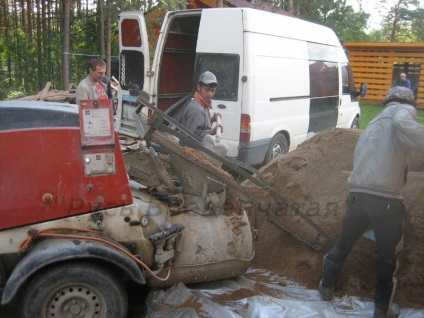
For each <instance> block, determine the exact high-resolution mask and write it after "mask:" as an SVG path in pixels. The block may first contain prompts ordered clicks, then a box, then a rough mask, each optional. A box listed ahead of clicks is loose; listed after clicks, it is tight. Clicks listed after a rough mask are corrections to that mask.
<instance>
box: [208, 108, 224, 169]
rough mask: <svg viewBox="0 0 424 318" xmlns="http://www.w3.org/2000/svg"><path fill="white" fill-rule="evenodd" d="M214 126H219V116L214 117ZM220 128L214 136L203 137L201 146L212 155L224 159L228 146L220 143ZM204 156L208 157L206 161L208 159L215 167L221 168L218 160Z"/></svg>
mask: <svg viewBox="0 0 424 318" xmlns="http://www.w3.org/2000/svg"><path fill="white" fill-rule="evenodd" d="M216 124H217V125H221V115H218V116H216ZM221 130H222V129H221V127H218V128H217V129H216V134H215V136H212V135H205V137H204V138H203V140H202V142H201V145H202V146H203V147H205V148H208V149H209V150H211V151H213V152H214V153H216V154H217V155H219V156H220V157H224V158H225V156H226V155H227V152H228V146H227V145H226V144H225V143H224V142H222V140H221V133H222V131H221ZM205 156H207V157H208V159H210V161H211V162H213V163H214V164H215V165H216V166H221V162H219V161H218V160H215V159H214V158H212V157H210V156H208V155H206V154H205Z"/></svg>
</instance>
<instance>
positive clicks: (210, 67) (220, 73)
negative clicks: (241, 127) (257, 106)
mask: <svg viewBox="0 0 424 318" xmlns="http://www.w3.org/2000/svg"><path fill="white" fill-rule="evenodd" d="M239 64H240V57H239V56H238V55H230V54H198V55H197V56H196V67H195V72H194V87H196V84H197V80H198V78H199V75H200V74H201V73H203V72H206V71H210V72H212V73H214V74H215V76H216V78H217V80H218V84H219V86H218V89H217V90H216V94H215V96H214V98H213V99H216V100H228V101H236V100H237V98H238V82H239ZM194 90H195V89H194Z"/></svg>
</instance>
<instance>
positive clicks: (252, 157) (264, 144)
mask: <svg viewBox="0 0 424 318" xmlns="http://www.w3.org/2000/svg"><path fill="white" fill-rule="evenodd" d="M271 139H272V138H267V139H261V140H256V141H249V142H241V143H240V144H239V147H238V148H239V149H238V155H237V160H239V161H242V162H244V163H247V164H248V165H251V166H253V165H260V164H262V163H263V162H264V159H265V155H266V152H267V150H268V147H269V144H270V142H271Z"/></svg>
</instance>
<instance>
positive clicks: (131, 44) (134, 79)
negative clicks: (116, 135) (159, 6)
mask: <svg viewBox="0 0 424 318" xmlns="http://www.w3.org/2000/svg"><path fill="white" fill-rule="evenodd" d="M149 70H150V61H149V43H148V41H147V29H146V23H145V20H144V16H143V12H141V11H134V12H122V13H121V14H120V15H119V85H120V89H119V90H118V109H117V111H116V117H115V118H116V129H117V131H118V132H121V133H126V134H128V135H131V136H134V137H136V136H137V133H136V132H135V128H136V126H135V123H134V120H133V114H134V112H135V110H136V108H137V107H136V105H135V101H136V100H137V96H131V94H130V89H131V91H132V93H133V95H134V94H138V93H141V91H146V92H148V93H150V92H149V83H148V81H147V78H148V77H147V72H148V71H149Z"/></svg>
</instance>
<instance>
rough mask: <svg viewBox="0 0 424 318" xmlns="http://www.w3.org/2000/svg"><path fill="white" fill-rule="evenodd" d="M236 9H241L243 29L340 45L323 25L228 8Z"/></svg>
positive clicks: (331, 32) (263, 12)
mask: <svg viewBox="0 0 424 318" xmlns="http://www.w3.org/2000/svg"><path fill="white" fill-rule="evenodd" d="M237 9H241V10H243V20H244V31H247V32H255V33H262V34H268V35H274V36H282V37H286V38H291V39H297V40H303V41H309V42H315V43H321V44H327V45H332V46H338V47H340V46H341V44H340V41H339V39H338V38H337V35H336V34H335V33H334V31H333V30H332V29H330V28H328V27H325V26H323V25H320V24H316V23H312V22H308V21H305V20H302V19H299V18H296V17H289V16H286V15H281V14H275V13H271V12H266V11H262V10H255V9H250V8H234V9H233V8H232V9H230V10H237Z"/></svg>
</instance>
